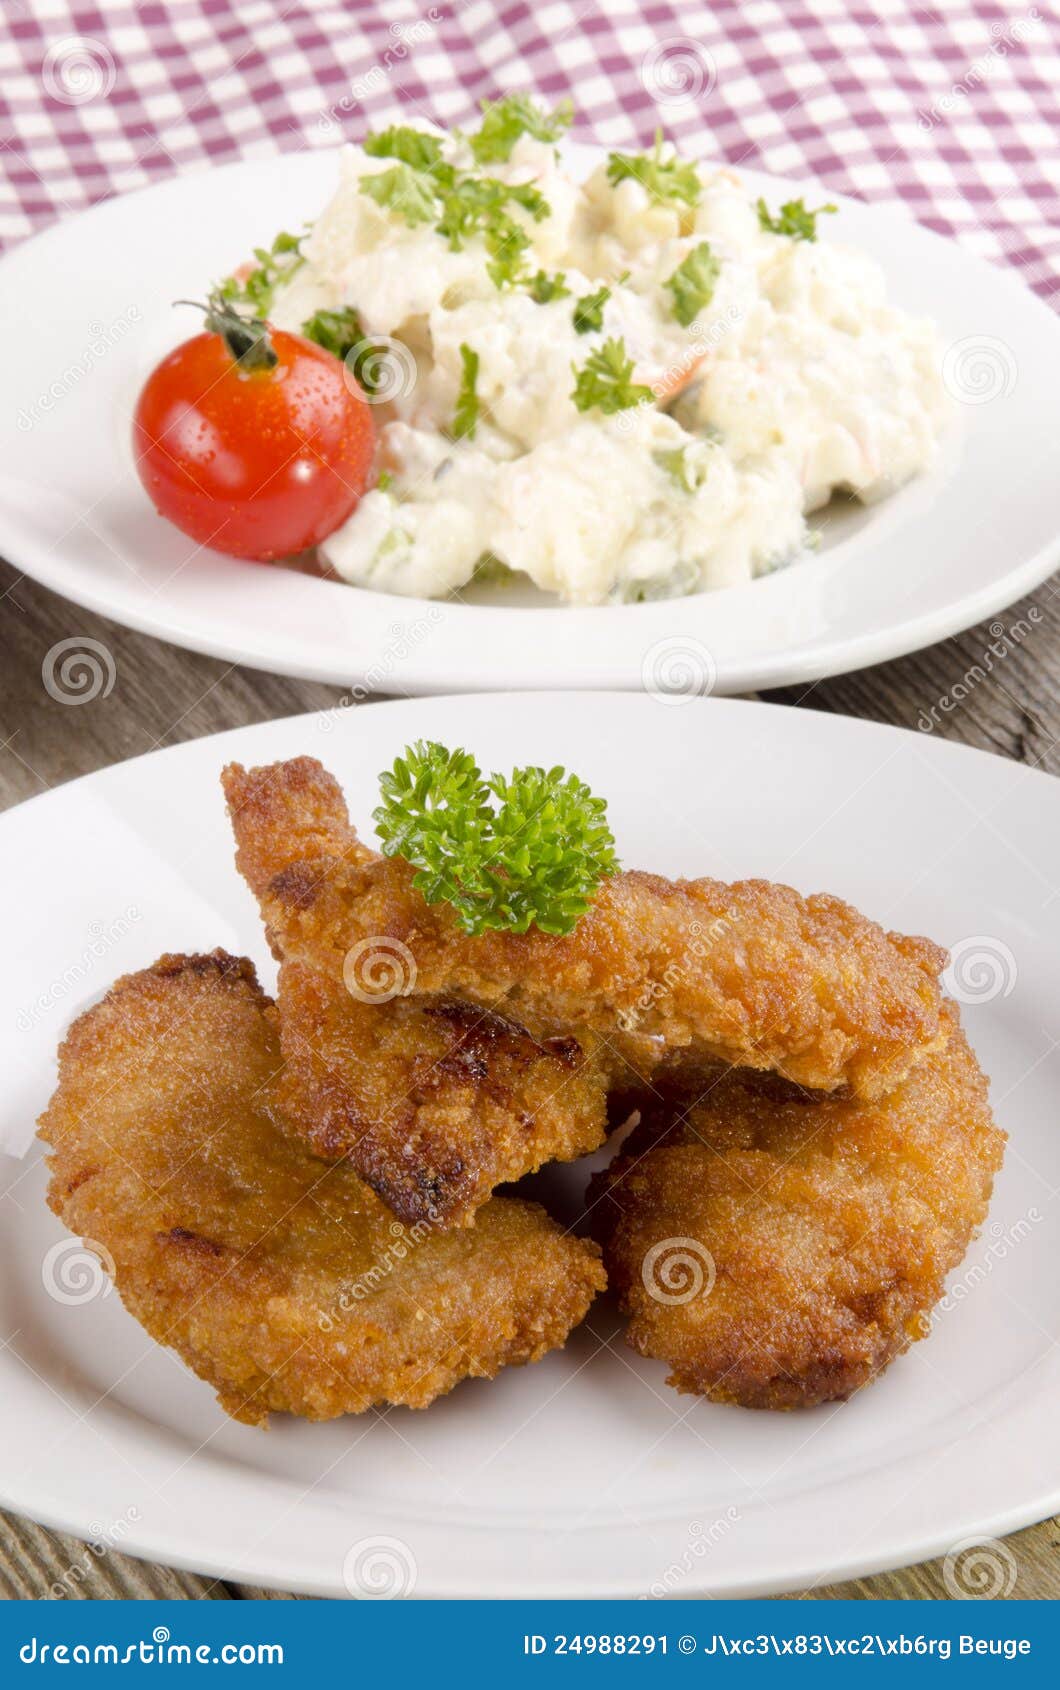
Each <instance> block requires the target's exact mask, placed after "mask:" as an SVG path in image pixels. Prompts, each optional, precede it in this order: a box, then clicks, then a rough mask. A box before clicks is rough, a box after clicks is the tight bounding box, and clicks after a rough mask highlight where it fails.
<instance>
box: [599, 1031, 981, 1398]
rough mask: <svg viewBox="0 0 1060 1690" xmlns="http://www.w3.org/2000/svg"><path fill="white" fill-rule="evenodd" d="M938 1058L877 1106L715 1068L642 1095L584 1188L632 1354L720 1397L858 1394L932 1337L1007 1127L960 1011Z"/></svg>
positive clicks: (977, 1221)
mask: <svg viewBox="0 0 1060 1690" xmlns="http://www.w3.org/2000/svg"><path fill="white" fill-rule="evenodd" d="M944 1014H945V1015H946V1016H947V1017H948V1018H950V1019H951V1020H952V1026H953V1032H952V1036H951V1038H950V1040H949V1042H948V1044H947V1045H946V1047H945V1049H944V1050H942V1051H940V1052H939V1053H937V1054H936V1055H934V1056H933V1057H931V1058H930V1059H929V1060H928V1061H926V1062H924V1063H922V1064H921V1065H920V1066H919V1067H918V1068H917V1069H916V1070H915V1071H914V1073H913V1074H912V1075H911V1076H910V1077H909V1079H908V1080H907V1081H906V1082H905V1083H904V1085H902V1086H901V1087H899V1088H898V1090H896V1091H893V1092H892V1093H891V1094H890V1095H889V1096H888V1097H887V1098H885V1099H883V1100H882V1101H881V1102H876V1103H871V1104H866V1103H859V1102H857V1101H855V1100H852V1099H850V1098H821V1097H816V1098H814V1097H809V1096H807V1095H805V1094H802V1093H799V1092H797V1091H795V1090H794V1088H792V1087H790V1086H787V1085H785V1084H784V1082H782V1081H777V1080H769V1079H767V1080H762V1079H760V1078H754V1077H751V1076H748V1075H741V1074H738V1073H735V1072H730V1073H728V1074H724V1075H720V1076H718V1077H717V1078H716V1080H715V1082H714V1083H713V1084H712V1085H711V1086H710V1089H709V1090H708V1091H707V1092H706V1095H705V1096H703V1097H702V1098H701V1099H700V1100H699V1101H697V1102H693V1103H691V1104H689V1103H688V1102H687V1101H685V1102H683V1103H682V1101H680V1100H679V1099H677V1098H675V1097H674V1096H672V1095H671V1096H669V1097H664V1098H653V1099H651V1100H650V1101H648V1102H647V1103H645V1104H644V1105H642V1110H643V1118H642V1121H641V1123H640V1125H639V1126H637V1127H636V1128H635V1129H634V1131H633V1133H632V1134H631V1136H630V1138H629V1139H628V1140H627V1141H626V1143H625V1145H624V1146H623V1148H622V1151H621V1153H620V1154H619V1156H618V1158H617V1159H616V1160H615V1161H614V1162H612V1164H611V1166H610V1167H609V1168H607V1169H606V1170H605V1172H604V1173H602V1174H600V1175H598V1176H597V1178H596V1179H595V1180H594V1181H593V1183H592V1185H591V1187H590V1192H589V1202H590V1205H592V1206H593V1220H594V1223H595V1225H594V1230H596V1232H597V1236H598V1237H600V1238H601V1239H602V1240H603V1241H604V1263H605V1266H606V1267H607V1270H608V1275H609V1278H610V1282H611V1284H612V1285H613V1286H614V1287H615V1289H616V1290H617V1291H618V1294H619V1299H620V1302H621V1304H622V1307H623V1311H624V1312H625V1313H626V1314H628V1315H629V1316H630V1317H631V1319H630V1325H629V1330H628V1334H627V1338H628V1342H629V1344H630V1345H631V1347H632V1348H633V1349H635V1350H637V1351H638V1352H639V1353H640V1354H641V1355H645V1356H654V1357H656V1358H657V1359H659V1360H663V1361H667V1362H669V1364H670V1366H671V1368H672V1372H671V1374H670V1376H669V1383H670V1384H671V1385H675V1386H676V1387H677V1389H678V1390H680V1391H690V1392H698V1393H700V1394H701V1395H703V1396H707V1397H711V1398H712V1399H713V1400H714V1401H716V1402H729V1403H740V1404H742V1405H743V1406H745V1407H747V1408H797V1407H807V1406H811V1405H813V1404H816V1403H821V1402H828V1401H831V1400H833V1399H842V1398H845V1397H848V1396H850V1394H851V1393H852V1392H853V1391H856V1390H858V1389H859V1388H860V1387H861V1386H862V1385H865V1384H867V1383H868V1382H869V1381H870V1380H871V1379H873V1378H875V1376H876V1374H877V1373H879V1372H880V1371H881V1369H882V1368H884V1367H886V1366H887V1364H888V1362H890V1361H891V1360H892V1359H893V1358H894V1357H895V1356H896V1355H899V1354H900V1353H901V1352H902V1351H903V1350H905V1349H906V1348H907V1347H908V1345H909V1344H910V1343H911V1342H913V1341H914V1340H915V1339H917V1338H922V1337H924V1336H925V1335H926V1333H927V1331H928V1330H929V1322H928V1315H929V1312H930V1310H931V1308H932V1307H933V1306H934V1304H935V1303H936V1302H937V1301H938V1299H939V1297H940V1296H941V1294H942V1290H943V1281H944V1280H945V1277H946V1275H947V1274H948V1273H949V1272H950V1271H951V1269H953V1268H954V1267H955V1266H956V1265H957V1263H958V1262H959V1261H960V1260H961V1258H962V1256H963V1255H964V1253H965V1251H966V1249H967V1248H968V1245H969V1243H970V1241H971V1239H972V1237H973V1236H974V1234H975V1232H976V1230H977V1229H978V1227H979V1226H980V1225H981V1223H982V1221H983V1218H984V1216H985V1214H986V1210H987V1204H988V1202H989V1199H990V1192H991V1187H992V1185H993V1179H994V1174H995V1173H996V1172H997V1170H998V1168H999V1167H1000V1165H1001V1157H1002V1151H1003V1147H1004V1139H1005V1135H1004V1133H1002V1132H1001V1131H1000V1129H999V1128H998V1127H996V1126H995V1125H994V1122H993V1119H992V1117H991V1114H990V1107H989V1104H988V1101H987V1084H986V1080H985V1079H984V1077H983V1075H982V1074H981V1073H980V1070H979V1068H978V1066H977V1064H976V1061H975V1057H974V1056H973V1054H972V1052H971V1050H970V1049H969V1047H968V1043H967V1040H966V1039H965V1036H964V1033H963V1032H962V1031H961V1028H960V1026H959V1024H958V1022H957V1017H956V1012H955V1011H954V1010H953V1009H952V1006H949V1005H946V1006H944Z"/></svg>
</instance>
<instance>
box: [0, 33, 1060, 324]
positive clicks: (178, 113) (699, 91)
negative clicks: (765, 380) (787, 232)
mask: <svg viewBox="0 0 1060 1690" xmlns="http://www.w3.org/2000/svg"><path fill="white" fill-rule="evenodd" d="M526 88H530V89H535V90H536V91H537V92H538V93H539V94H541V95H543V96H545V97H546V98H548V99H550V100H555V99H558V98H559V97H560V96H562V95H565V94H570V95H571V96H572V97H573V99H574V102H575V105H576V107H577V110H578V123H577V128H576V131H575V132H576V133H577V134H579V135H581V136H582V137H583V138H585V139H588V140H596V141H599V142H602V143H605V144H608V145H612V146H614V145H623V146H626V147H629V146H630V145H632V144H634V143H639V144H640V145H644V144H646V143H648V142H649V141H650V139H651V137H652V134H653V132H654V130H655V129H656V127H657V126H660V125H661V126H662V128H663V130H664V131H665V132H666V133H667V134H668V135H669V136H671V137H672V139H674V140H675V141H678V142H683V143H684V144H685V145H686V148H687V149H688V150H689V151H694V152H698V153H701V154H704V155H706V156H711V157H714V158H717V159H719V160H720V159H724V160H728V161H729V162H730V163H733V164H747V165H751V166H757V167H759V168H761V169H764V170H768V171H772V172H774V173H776V174H777V175H782V176H783V175H793V176H798V175H812V176H817V177H819V178H820V179H821V180H822V181H823V182H824V183H826V184H827V185H828V186H829V187H830V188H833V189H836V190H838V191H841V192H845V193H852V194H856V195H859V196H861V197H862V198H864V199H868V200H886V199H895V198H899V199H902V200H904V201H905V202H906V204H907V206H908V208H909V210H910V211H911V212H912V213H913V215H914V216H916V217H918V218H919V219H920V220H921V221H922V222H924V223H927V224H929V225H930V226H931V227H932V228H934V229H938V230H940V231H942V232H943V233H945V234H949V235H952V236H954V237H955V238H956V239H957V240H958V241H960V242H961V243H962V244H964V245H966V246H967V247H968V248H969V250H971V251H975V252H978V253H981V254H983V255H985V256H986V257H988V258H992V259H995V260H1002V261H1006V262H1008V263H1009V264H1012V265H1014V266H1016V267H1017V268H1018V269H1019V271H1020V273H1021V274H1022V276H1023V278H1024V280H1025V281H1026V282H1027V283H1028V284H1029V285H1030V286H1031V287H1033V288H1034V289H1036V290H1037V291H1038V292H1039V293H1041V294H1043V295H1050V294H1051V293H1053V292H1054V291H1055V290H1056V289H1057V288H1058V286H1060V215H1058V213H1060V189H1058V180H1060V171H1058V160H1060V18H1058V17H1057V14H1056V12H1055V11H1054V10H1053V9H1052V8H1050V7H1047V6H1046V5H1045V4H1044V3H1043V4H1042V5H1040V6H1022V5H1003V4H997V3H993V4H992V3H989V0H956V3H955V0H936V4H935V6H926V5H916V4H911V3H908V0H877V3H876V4H875V5H874V6H868V5H861V4H859V3H858V0H716V3H715V4H714V5H712V6H710V7H706V6H699V5H694V4H677V3H676V0H675V3H671V4H668V5H663V4H652V3H650V0H646V3H644V4H640V5H627V4H621V3H618V0H585V3H578V0H517V3H510V4H505V3H504V0H500V3H498V0H439V3H438V4H436V5H423V4H418V3H417V0H382V3H380V4H378V5H367V4H363V3H360V0H354V3H352V4H347V5H345V6H341V5H329V4H322V3H321V0H294V3H291V0H148V3H146V4H140V5H124V4H120V3H119V0H100V3H99V4H97V5H79V4H77V3H76V0H0V177H2V186H0V239H2V240H3V241H5V242H7V243H11V242H13V241H17V240H19V239H21V238H22V237H24V236H25V235H28V234H30V233H31V232H32V231H34V230H35V229H38V228H40V227H42V226H43V225H45V224H47V223H49V222H51V221H52V220H53V219H54V218H56V217H63V216H66V215H68V214H69V213H71V212H74V211H77V210H80V209H81V208H82V207H84V206H86V205H91V204H93V203H94V202H95V201H97V200H100V199H103V198H104V197H106V196H107V195H109V194H114V193H121V192H123V191H125V190H127V189H130V188H138V187H142V186H143V185H144V184H145V183H149V182H154V181H158V180H159V179H160V178H162V177H164V176H166V175H168V174H169V173H170V172H171V171H174V170H194V169H198V168H201V167H203V166H204V165H207V164H210V163H214V162H224V161H228V160H231V159H235V158H252V157H259V156H261V155H262V154H264V153H268V152H270V151H272V150H274V149H282V150H284V151H289V150H293V149H297V148H299V147H306V146H309V147H316V146H327V145H332V144H334V143H335V142H336V141H337V140H338V139H340V138H341V137H343V136H347V137H350V138H356V137H358V136H359V135H360V134H362V133H363V131H364V130H365V129H366V128H368V127H371V126H378V125H379V124H381V123H384V122H387V121H390V120H391V119H392V118H393V117H394V116H395V115H396V114H397V113H398V112H399V111H401V112H406V113H419V114H421V115H423V116H427V117H430V118H433V119H435V120H436V121H438V122H440V123H443V124H447V125H449V124H453V123H462V122H466V121H467V120H468V119H470V117H471V116H472V114H473V112H474V110H475V108H476V106H477V104H478V102H479V101H480V100H481V99H483V98H485V97H495V96H496V95H498V94H500V93H502V92H507V91H510V90H513V89H526Z"/></svg>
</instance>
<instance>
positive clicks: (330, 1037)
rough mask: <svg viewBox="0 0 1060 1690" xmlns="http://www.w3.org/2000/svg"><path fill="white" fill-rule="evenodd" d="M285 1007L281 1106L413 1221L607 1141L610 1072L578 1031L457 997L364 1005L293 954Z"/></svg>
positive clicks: (453, 1209) (460, 1222)
mask: <svg viewBox="0 0 1060 1690" xmlns="http://www.w3.org/2000/svg"><path fill="white" fill-rule="evenodd" d="M277 1006H278V1010H279V1017H280V1044H281V1049H282V1052H283V1057H284V1062H285V1067H284V1071H283V1074H282V1076H281V1078H280V1081H279V1091H280V1096H281V1098H282V1102H283V1109H284V1114H285V1117H286V1118H287V1120H288V1121H289V1122H290V1123H291V1125H292V1127H293V1128H294V1130H295V1131H297V1132H300V1133H301V1135H302V1136H303V1137H304V1138H305V1139H306V1141H307V1142H308V1143H309V1144H310V1145H311V1146H312V1148H313V1150H314V1151H316V1153H317V1154H318V1155H319V1156H322V1157H326V1158H328V1159H329V1160H332V1161H334V1160H338V1159H341V1158H348V1159H349V1162H350V1164H351V1166H352V1167H354V1168H355V1169H356V1171H357V1172H358V1173H359V1174H360V1176H361V1178H362V1179H364V1180H366V1181H367V1182H368V1184H369V1185H370V1186H371V1187H372V1189H373V1190H374V1191H376V1192H378V1194H379V1196H380V1197H382V1199H383V1200H384V1202H385V1203H387V1204H388V1205H389V1207H390V1208H391V1209H392V1210H393V1211H394V1213H395V1214H396V1215H399V1216H400V1217H401V1219H402V1220H403V1221H408V1222H416V1221H421V1220H424V1219H430V1220H431V1221H433V1222H434V1224H435V1225H436V1226H438V1227H441V1228H445V1227H448V1226H452V1225H457V1226H467V1225H469V1224H470V1223H471V1220H472V1218H473V1217H474V1215H475V1212H476V1211H477V1210H478V1209H479V1207H480V1205H481V1204H483V1203H485V1202H486V1200H487V1199H488V1197H489V1196H490V1193H491V1192H492V1191H493V1189H494V1187H495V1186H498V1185H502V1184H504V1183H506V1182H509V1181H514V1180H517V1179H520V1178H521V1177H522V1176H523V1175H524V1174H527V1173H532V1172H534V1170H535V1169H537V1168H539V1167H540V1166H541V1165H542V1163H544V1162H551V1161H560V1162H568V1161H571V1160H572V1159H573V1158H574V1157H576V1156H582V1155H585V1154H586V1153H587V1152H589V1151H590V1150H595V1149H596V1148H597V1147H598V1146H599V1145H600V1144H602V1143H603V1140H604V1137H605V1135H606V1132H607V1091H606V1083H605V1077H604V1072H603V1069H602V1066H601V1064H600V1063H599V1062H597V1061H596V1060H595V1058H594V1056H593V1054H592V1052H591V1050H589V1051H586V1050H583V1049H582V1047H581V1045H579V1043H578V1041H577V1040H576V1039H573V1038H553V1039H545V1040H540V1039H536V1038H535V1037H534V1036H533V1035H532V1034H531V1033H530V1032H528V1031H527V1029H526V1028H525V1027H520V1026H518V1025H517V1024H516V1023H515V1022H513V1021H509V1020H507V1019H506V1018H504V1017H502V1016H499V1015H494V1014H492V1013H491V1012H490V1011H489V1010H485V1009H480V1008H478V1007H476V1006H474V1005H472V1004H468V1003H462V1002H459V1001H456V1000H452V999H447V998H438V999H434V1000H425V999H423V998H401V997H398V998H395V999H393V1000H392V1001H391V1002H388V1003H385V1004H375V1003H363V1002H361V1001H360V1000H359V999H357V998H355V997H353V996H352V995H351V993H350V992H349V991H348V990H347V988H346V987H345V986H344V985H341V984H338V983H337V982H336V981H335V980H334V979H333V978H332V977H331V976H330V975H326V974H322V973H321V972H320V971H319V970H317V969H313V968H307V967H306V966H305V965H304V964H302V963H295V962H289V963H285V964H284V965H283V967H282V968H281V970H280V985H279V991H278V994H277Z"/></svg>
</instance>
